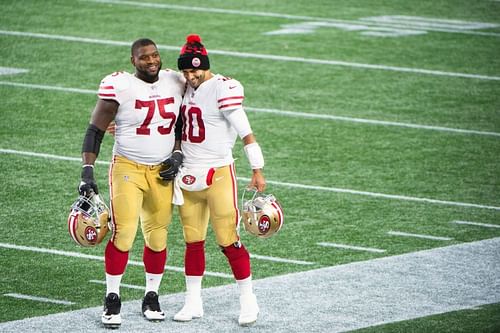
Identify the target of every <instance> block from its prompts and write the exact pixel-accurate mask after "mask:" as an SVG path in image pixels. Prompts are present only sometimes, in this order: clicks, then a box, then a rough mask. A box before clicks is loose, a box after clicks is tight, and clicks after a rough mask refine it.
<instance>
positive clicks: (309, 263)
mask: <svg viewBox="0 0 500 333" xmlns="http://www.w3.org/2000/svg"><path fill="white" fill-rule="evenodd" d="M250 258H252V259H259V260H267V261H273V262H281V263H285V264H297V265H314V263H313V262H310V261H302V260H293V259H285V258H277V257H268V256H261V255H258V254H253V253H250Z"/></svg>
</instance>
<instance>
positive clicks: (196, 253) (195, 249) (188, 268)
mask: <svg viewBox="0 0 500 333" xmlns="http://www.w3.org/2000/svg"><path fill="white" fill-rule="evenodd" d="M184 273H185V274H186V275H189V276H203V273H205V241H199V242H195V243H186V253H185V256H184Z"/></svg>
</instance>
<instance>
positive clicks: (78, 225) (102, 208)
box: [68, 194, 111, 247]
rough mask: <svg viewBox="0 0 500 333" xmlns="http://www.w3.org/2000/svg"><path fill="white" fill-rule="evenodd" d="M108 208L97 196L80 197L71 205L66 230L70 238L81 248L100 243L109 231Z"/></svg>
mask: <svg viewBox="0 0 500 333" xmlns="http://www.w3.org/2000/svg"><path fill="white" fill-rule="evenodd" d="M109 215H110V214H109V208H108V207H107V206H106V204H105V203H104V201H102V199H101V197H100V196H99V195H98V194H92V195H91V196H90V197H86V196H83V195H80V197H78V199H77V200H76V201H75V203H73V205H71V212H70V213H69V216H68V230H69V234H70V236H71V238H72V239H73V240H74V241H75V242H76V243H77V244H78V245H81V246H85V247H91V246H95V245H97V244H99V243H101V242H102V240H103V239H104V237H105V236H106V234H107V233H108V230H109V229H110V225H109V222H110V220H111V219H110V216H109Z"/></svg>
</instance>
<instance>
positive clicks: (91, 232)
mask: <svg viewBox="0 0 500 333" xmlns="http://www.w3.org/2000/svg"><path fill="white" fill-rule="evenodd" d="M85 238H86V239H87V241H89V242H90V243H95V242H97V230H96V229H95V228H94V227H90V226H89V227H87V228H85Z"/></svg>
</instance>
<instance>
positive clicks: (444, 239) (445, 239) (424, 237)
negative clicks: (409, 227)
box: [387, 231, 453, 241]
mask: <svg viewBox="0 0 500 333" xmlns="http://www.w3.org/2000/svg"><path fill="white" fill-rule="evenodd" d="M387 234H388V235H391V236H402V237H413V238H423V239H431V240H439V241H450V240H453V238H450V237H440V236H431V235H421V234H412V233H408V232H402V231H388V232H387Z"/></svg>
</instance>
